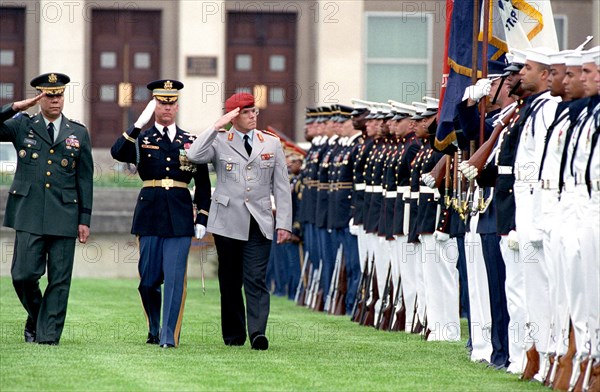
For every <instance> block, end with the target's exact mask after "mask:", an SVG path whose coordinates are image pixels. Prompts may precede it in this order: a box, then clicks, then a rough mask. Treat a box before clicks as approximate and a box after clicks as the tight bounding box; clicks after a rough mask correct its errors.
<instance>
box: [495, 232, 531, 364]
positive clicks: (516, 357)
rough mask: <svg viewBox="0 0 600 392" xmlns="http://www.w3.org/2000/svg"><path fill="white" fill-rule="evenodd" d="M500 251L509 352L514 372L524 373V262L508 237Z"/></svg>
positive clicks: (501, 243) (502, 239)
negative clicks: (503, 275) (510, 243)
mask: <svg viewBox="0 0 600 392" xmlns="http://www.w3.org/2000/svg"><path fill="white" fill-rule="evenodd" d="M500 252H501V253H502V259H503V260H504V265H505V267H506V283H505V285H504V286H505V288H506V303H507V308H508V316H509V318H510V323H509V324H508V354H509V358H510V366H509V367H508V370H509V371H510V372H512V373H522V372H523V369H522V364H523V356H524V355H525V350H524V349H523V344H524V341H525V322H526V319H527V312H526V310H525V278H524V277H523V268H522V267H523V263H521V262H520V261H519V251H518V250H512V249H509V247H508V237H507V236H502V237H501V238H500Z"/></svg>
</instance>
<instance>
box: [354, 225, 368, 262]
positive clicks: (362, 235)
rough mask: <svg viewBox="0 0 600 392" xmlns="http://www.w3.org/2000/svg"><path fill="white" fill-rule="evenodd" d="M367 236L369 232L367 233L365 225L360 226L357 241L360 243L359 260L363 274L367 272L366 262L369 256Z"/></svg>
mask: <svg viewBox="0 0 600 392" xmlns="http://www.w3.org/2000/svg"><path fill="white" fill-rule="evenodd" d="M366 236H367V232H366V231H365V229H364V227H363V225H360V226H358V235H357V236H356V240H357V243H358V260H359V261H360V273H361V274H362V273H363V272H364V270H365V261H366V260H367V257H368V254H369V252H368V249H369V247H368V245H367V239H366ZM369 268H370V267H369Z"/></svg>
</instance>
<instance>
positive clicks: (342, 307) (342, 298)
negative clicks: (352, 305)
mask: <svg viewBox="0 0 600 392" xmlns="http://www.w3.org/2000/svg"><path fill="white" fill-rule="evenodd" d="M347 288H348V277H347V274H346V263H345V261H344V259H343V257H342V264H341V267H340V274H339V277H338V284H337V290H336V293H337V295H336V297H335V298H334V301H333V314H334V315H335V316H343V315H344V314H346V293H347V291H348V290H347Z"/></svg>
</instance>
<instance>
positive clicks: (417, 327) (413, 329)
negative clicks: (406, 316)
mask: <svg viewBox="0 0 600 392" xmlns="http://www.w3.org/2000/svg"><path fill="white" fill-rule="evenodd" d="M418 298H419V295H418V294H417V295H416V296H415V306H414V307H413V309H414V310H413V319H412V324H411V325H410V333H421V331H422V330H423V324H421V320H419V319H418V318H419V315H418V314H417V308H418V307H419V305H418V302H417V299H418ZM415 321H416V324H415Z"/></svg>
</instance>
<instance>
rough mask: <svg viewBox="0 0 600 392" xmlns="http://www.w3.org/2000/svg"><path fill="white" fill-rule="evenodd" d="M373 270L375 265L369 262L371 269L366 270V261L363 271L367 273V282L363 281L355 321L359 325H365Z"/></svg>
mask: <svg viewBox="0 0 600 392" xmlns="http://www.w3.org/2000/svg"><path fill="white" fill-rule="evenodd" d="M374 268H375V265H374V263H373V262H371V269H369V268H368V261H367V265H366V266H365V270H366V271H369V273H368V275H367V280H366V281H365V284H364V287H363V296H362V298H361V306H360V314H359V315H358V320H356V321H357V322H358V323H359V324H360V325H365V315H366V314H367V304H368V302H369V298H370V295H371V281H372V280H373V272H374V271H373V269H374Z"/></svg>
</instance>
